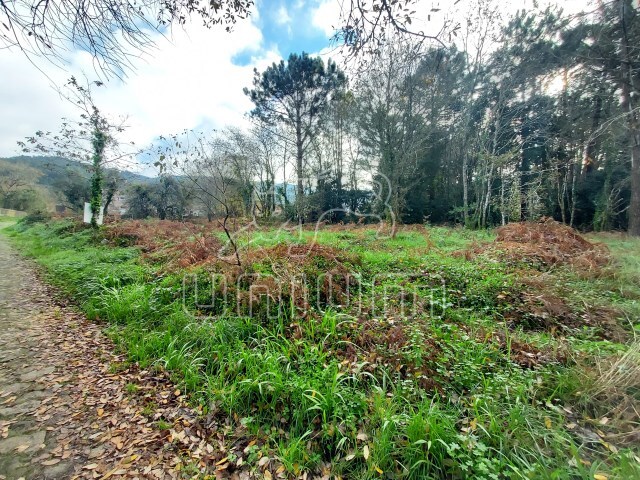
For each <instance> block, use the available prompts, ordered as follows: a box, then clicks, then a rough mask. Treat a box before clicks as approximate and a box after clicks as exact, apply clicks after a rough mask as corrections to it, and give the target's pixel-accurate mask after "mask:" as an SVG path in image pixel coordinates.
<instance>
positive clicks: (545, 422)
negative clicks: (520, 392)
mask: <svg viewBox="0 0 640 480" xmlns="http://www.w3.org/2000/svg"><path fill="white" fill-rule="evenodd" d="M544 425H545V427H547V429H548V430H551V419H550V418H549V417H544Z"/></svg>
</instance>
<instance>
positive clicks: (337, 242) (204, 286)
mask: <svg viewBox="0 0 640 480" xmlns="http://www.w3.org/2000/svg"><path fill="white" fill-rule="evenodd" d="M187 230H188V231H189V232H191V233H190V234H191V235H193V230H192V229H187ZM5 232H6V233H7V234H8V235H9V236H10V237H11V239H12V241H13V243H14V244H15V245H16V246H17V247H18V248H19V249H20V250H22V251H23V252H24V253H25V254H26V255H28V256H30V257H33V258H34V259H35V260H36V261H37V262H38V263H39V264H41V265H42V266H43V267H44V269H45V272H46V275H47V277H48V279H49V281H50V282H51V283H53V284H55V285H56V286H58V287H59V288H60V289H61V290H62V291H63V292H64V293H65V294H67V295H69V296H70V297H71V298H72V299H73V300H74V301H75V302H76V303H77V304H78V305H79V306H80V308H81V309H82V310H83V311H84V312H85V313H86V314H87V316H89V317H90V318H91V319H94V320H96V321H100V322H104V323H105V328H106V330H107V332H108V333H109V334H110V335H111V337H112V338H113V339H114V341H115V342H116V344H117V345H118V346H119V347H120V348H122V349H123V350H124V351H126V352H127V354H128V357H129V359H130V361H131V362H138V363H139V364H140V365H141V366H143V367H148V366H156V367H157V368H163V369H166V370H167V371H169V372H170V373H171V374H172V376H173V379H174V381H175V382H177V383H178V384H179V387H180V389H181V390H182V391H185V392H187V393H188V394H189V395H190V398H191V399H192V402H193V404H194V405H195V406H197V407H198V408H201V410H202V413H203V416H204V415H206V416H209V417H211V416H212V417H215V418H219V419H220V421H221V422H223V423H224V422H231V424H232V425H235V426H238V428H239V430H241V431H242V432H245V433H243V435H245V436H247V437H248V438H249V437H250V438H253V439H254V440H256V441H257V442H258V443H257V444H250V445H249V446H247V447H246V448H245V449H244V451H245V455H246V458H245V462H248V463H249V465H250V466H251V463H252V462H254V463H253V468H255V469H259V466H258V462H257V460H258V455H257V454H254V453H256V452H257V451H258V448H259V449H260V451H261V452H266V454H268V455H271V456H273V457H275V458H277V459H278V461H279V462H280V463H281V465H282V466H283V467H284V470H285V472H286V474H287V475H288V476H290V477H292V478H293V477H298V476H300V475H302V474H304V473H305V472H309V473H311V474H316V473H319V472H321V470H326V469H327V468H328V469H329V471H330V473H331V474H332V475H334V476H335V477H336V478H340V477H341V478H358V479H361V478H362V479H367V478H411V479H429V478H433V479H436V478H478V479H500V478H523V479H524V478H553V479H562V478H567V479H570V478H604V477H606V478H625V479H627V478H638V477H640V468H639V466H638V465H639V463H638V460H639V459H638V455H639V452H638V448H637V440H638V439H637V438H635V437H634V431H635V430H637V423H636V422H637V421H638V418H637V417H634V416H633V415H632V414H631V412H632V411H633V408H635V407H637V406H638V403H637V401H638V382H637V381H636V380H637V379H638V377H635V375H640V373H639V372H638V369H637V365H636V367H633V366H632V363H633V362H632V361H634V360H636V359H637V356H636V355H637V354H636V353H633V352H636V351H637V344H635V345H636V346H633V345H634V334H635V333H634V332H635V331H637V328H638V317H639V313H640V307H639V303H638V302H639V300H640V289H639V287H638V285H640V244H639V243H638V242H637V241H632V240H627V239H621V238H618V237H603V238H600V240H603V241H604V242H606V243H608V244H610V248H611V249H612V253H613V255H614V257H616V258H620V260H619V261H618V262H619V263H617V264H616V265H614V266H609V267H607V268H608V270H607V271H608V273H607V274H606V275H604V274H603V275H584V274H583V273H581V272H580V271H578V270H576V269H575V268H573V267H572V266H567V267H561V266H560V267H556V268H554V270H553V271H552V272H545V273H544V274H543V276H542V277H540V275H541V272H539V271H538V270H537V269H536V268H531V269H529V270H526V269H524V270H523V268H524V267H523V266H522V265H521V264H514V263H513V262H510V261H502V260H500V259H495V258H488V257H486V256H483V255H478V256H473V257H472V258H467V257H468V256H465V255H454V254H453V253H454V252H456V251H460V250H463V249H465V248H470V247H473V246H474V245H478V244H480V243H479V242H485V243H486V242H489V241H491V240H493V237H492V235H491V234H489V233H485V232H469V231H465V230H456V229H448V228H440V227H439V228H426V229H422V228H417V229H409V230H406V231H402V232H400V233H399V234H398V236H397V237H396V238H395V239H381V238H378V237H377V236H376V233H375V231H373V230H367V229H364V228H363V229H352V230H349V229H345V230H344V231H341V230H339V229H328V230H326V231H320V232H318V233H317V234H316V233H315V232H302V234H293V233H287V232H284V233H283V232H270V231H268V230H265V231H256V232H249V233H247V234H246V235H245V238H244V239H243V240H244V242H241V244H242V245H246V248H245V250H244V251H243V257H244V258H245V264H244V265H243V267H242V269H241V270H240V269H239V268H235V267H234V268H232V267H230V266H229V265H226V264H224V263H220V262H210V261H208V260H207V259H206V258H204V257H202V256H199V257H198V263H193V264H189V265H188V266H181V265H187V264H186V263H184V262H181V261H180V260H176V258H178V257H176V256H175V255H174V252H173V250H172V254H171V257H170V258H171V260H167V258H169V257H163V256H162V255H152V256H149V255H146V254H145V253H144V252H142V251H141V247H140V245H137V246H136V243H135V241H131V238H129V237H127V238H126V239H121V240H118V238H114V236H113V235H112V234H109V233H108V232H107V233H106V234H105V233H104V232H102V233H98V234H96V233H94V232H92V231H91V230H89V229H84V228H82V227H81V226H78V225H77V224H75V223H73V222H71V221H56V222H49V223H46V224H43V223H39V224H33V225H32V224H25V223H19V224H17V225H15V226H13V227H10V228H9V229H7V230H5ZM199 232H200V231H199ZM198 234H200V233H198ZM212 235H214V234H212ZM194 238H195V237H190V238H187V239H185V240H184V241H185V242H187V243H185V244H188V245H194V244H195V243H197V242H195V240H194ZM196 240H197V239H196ZM312 240H314V241H315V242H317V245H315V246H314V244H312V243H311V242H312ZM155 241H156V242H157V238H156V240H155ZM172 241H175V242H177V240H176V239H171V238H168V239H167V240H166V242H165V243H162V245H161V247H158V248H161V250H159V251H161V252H166V251H169V250H171V247H172V245H173V244H172V243H171V242H172ZM194 242H195V243H194ZM128 245H132V246H128ZM289 245H294V246H295V248H294V250H291V248H289V247H286V246H289ZM306 246H308V248H309V255H307V256H305V257H304V258H303V259H300V260H296V259H297V258H298V257H297V256H295V255H292V254H291V252H294V253H295V252H298V251H299V249H300V248H306ZM143 250H144V249H143ZM287 252H288V253H287ZM168 262H170V263H171V267H172V268H166V267H167V263H168ZM176 265H177V266H178V268H176ZM327 271H331V272H337V273H339V274H341V275H343V276H344V273H345V272H347V271H348V272H350V273H353V274H354V275H357V276H358V278H359V279H360V281H361V283H360V284H359V285H361V288H362V290H363V292H364V294H365V296H366V297H367V298H372V301H371V302H364V303H363V302H360V303H358V304H357V305H356V304H346V303H345V302H344V298H342V297H340V295H343V296H344V293H345V291H346V290H347V288H348V287H349V286H350V285H351V284H350V283H349V280H344V282H343V283H342V284H338V285H337V287H336V289H335V292H337V293H336V295H337V298H336V299H335V301H334V302H330V301H329V299H328V298H327V297H328V294H327V293H326V292H325V290H323V289H319V290H317V291H316V290H313V289H312V290H310V291H309V292H305V293H306V294H308V295H307V296H306V297H308V299H307V300H305V301H301V300H300V298H301V296H300V295H299V292H298V293H296V291H293V287H292V288H291V289H290V290H287V289H284V291H283V292H282V297H281V298H279V299H272V300H278V301H275V302H274V301H272V302H271V304H270V306H266V302H267V300H266V299H267V296H268V295H262V296H261V295H259V294H257V293H255V291H254V290H252V287H265V286H268V285H266V283H265V282H266V281H265V280H264V278H267V277H268V278H273V277H274V276H278V278H286V279H287V280H289V279H290V278H298V276H299V275H305V276H306V277H313V276H314V275H315V276H321V275H322V274H323V273H326V272H327ZM187 273H188V275H189V277H188V278H192V277H197V278H198V279H199V284H198V286H199V291H198V292H196V291H195V290H194V288H193V287H192V286H191V284H190V283H189V282H187V281H186V280H185V277H184V275H185V274H187ZM211 273H224V274H225V275H230V276H231V277H232V278H233V279H234V280H237V279H238V278H240V279H241V280H240V281H234V282H231V283H230V286H229V288H230V289H231V290H232V293H233V294H234V298H239V299H243V302H244V303H243V302H238V305H235V304H233V305H222V306H217V307H210V306H209V307H202V305H206V304H207V301H208V300H207V297H208V296H210V295H211V289H212V288H213V289H214V290H215V288H216V285H215V284H214V282H213V281H212V280H211ZM526 276H536V279H537V282H538V283H536V287H535V288H537V289H538V290H536V291H537V292H538V293H539V294H540V295H548V296H549V298H551V297H553V298H554V299H559V300H558V301H561V302H563V305H564V306H565V307H566V309H567V312H569V313H567V314H566V315H565V314H563V315H558V316H554V314H553V312H549V311H546V310H544V309H542V307H540V305H538V304H536V303H535V302H530V301H529V300H530V299H529V300H527V298H528V297H527V295H532V287H531V286H530V284H529V285H527V284H526V283H523V282H522V278H523V277H526ZM245 278H249V279H250V280H243V279H245ZM541 279H543V280H544V281H542V280H541ZM338 287H339V288H338ZM183 288H184V289H183ZM441 289H444V290H443V291H445V292H446V294H445V295H444V296H443V297H441V296H437V295H439V292H440V291H441ZM389 292H391V293H389ZM406 292H411V294H412V295H415V296H416V298H418V299H419V301H417V302H416V303H415V304H414V305H417V308H415V309H414V310H412V311H407V310H405V309H404V300H405V299H406V295H407V293H406ZM434 292H437V295H436V297H434V295H433V293H434ZM185 294H186V295H187V296H189V297H190V299H191V303H188V302H187V303H186V304H185V303H184V302H183V295H185ZM306 297H305V298H306ZM541 298H542V297H541ZM545 298H546V297H545ZM380 299H383V300H384V301H381V300H380ZM543 300H544V298H543ZM532 305H534V306H532ZM535 305H538V306H535ZM595 307H598V308H602V310H598V311H600V312H605V311H606V312H608V313H607V315H608V316H609V318H607V319H606V322H599V323H598V322H595V321H592V320H589V319H588V318H587V317H586V315H588V313H589V312H590V311H591V310H590V309H592V308H595ZM604 307H606V308H607V309H606V310H604ZM273 308H276V310H275V314H274V310H273ZM536 308H537V309H538V310H536ZM563 308H564V307H563ZM540 309H542V310H540ZM249 312H251V313H252V315H251V316H250V315H249V314H248V313H249ZM380 312H383V313H384V315H380ZM545 315H546V317H545ZM538 317H540V318H544V319H545V322H534V321H533V320H534V319H537V318H538ZM581 318H582V319H585V321H584V322H581V321H580V319H581ZM569 320H570V321H569ZM612 324H615V325H616V328H617V329H618V330H619V332H621V333H620V335H622V337H620V336H619V337H616V338H615V339H612V338H611V337H610V336H607V334H606V333H607V331H606V330H607V329H608V328H609V327H608V326H610V325H612ZM634 349H635V350H634ZM629 351H631V352H632V353H628V352H629ZM630 360H631V361H630ZM630 365H631V366H630ZM634 368H635V370H634ZM625 369H627V370H625ZM622 371H623V373H620V372H622ZM622 401H624V402H627V405H629V406H630V408H629V409H627V410H625V411H623V412H620V411H616V410H615V409H616V407H617V406H619V405H620V402H622ZM612 412H613V413H612ZM603 419H606V420H603ZM235 441H237V439H236V440H235ZM244 445H246V443H245V444H244ZM251 445H253V446H251ZM252 452H253V453H252ZM598 475H601V477H598Z"/></svg>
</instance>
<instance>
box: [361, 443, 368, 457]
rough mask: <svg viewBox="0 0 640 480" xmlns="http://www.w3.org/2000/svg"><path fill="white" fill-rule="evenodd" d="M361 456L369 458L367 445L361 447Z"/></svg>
mask: <svg viewBox="0 0 640 480" xmlns="http://www.w3.org/2000/svg"><path fill="white" fill-rule="evenodd" d="M362 456H363V457H364V459H365V460H369V445H365V446H364V448H363V449H362Z"/></svg>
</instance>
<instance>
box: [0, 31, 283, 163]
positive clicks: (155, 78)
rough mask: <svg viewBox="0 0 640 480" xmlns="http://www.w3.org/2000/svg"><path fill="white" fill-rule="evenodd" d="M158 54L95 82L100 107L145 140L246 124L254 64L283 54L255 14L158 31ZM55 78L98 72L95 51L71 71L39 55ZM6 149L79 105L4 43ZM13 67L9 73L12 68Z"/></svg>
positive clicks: (1, 144)
mask: <svg viewBox="0 0 640 480" xmlns="http://www.w3.org/2000/svg"><path fill="white" fill-rule="evenodd" d="M156 40H157V49H156V50H155V51H154V52H153V55H152V56H151V57H149V58H147V59H146V61H140V62H138V63H137V64H136V71H135V72H133V73H131V74H130V76H129V78H127V79H126V81H125V82H122V81H119V80H116V81H109V82H108V83H107V86H106V87H102V88H99V89H97V90H96V93H95V99H96V102H97V103H98V105H99V107H100V108H101V109H102V110H103V111H104V112H106V113H107V114H109V115H111V116H115V117H118V116H123V115H127V116H128V121H127V124H128V125H129V129H128V132H127V137H128V138H130V139H131V140H133V141H135V142H136V143H137V144H138V145H145V144H148V143H149V142H151V141H152V140H153V139H154V138H155V137H156V136H157V135H161V134H167V133H177V132H179V131H181V130H183V129H185V128H194V127H198V126H201V125H207V126H211V127H214V128H220V127H222V126H224V125H228V124H235V125H238V124H240V125H242V124H243V123H244V122H245V120H244V118H243V115H244V113H245V112H246V111H248V110H249V109H250V108H251V103H250V101H249V99H248V98H247V97H246V96H245V95H244V94H243V92H242V89H243V87H250V86H251V80H252V78H253V68H254V67H257V68H258V69H263V68H265V67H266V65H268V64H270V63H271V62H273V61H277V60H279V59H280V55H279V53H278V52H277V51H276V50H265V49H264V48H263V38H262V34H261V32H260V30H259V29H258V27H257V26H256V25H255V24H254V23H253V22H239V23H238V24H237V25H236V27H235V29H234V31H233V32H232V33H230V34H229V33H226V32H224V31H223V30H222V29H220V28H218V29H216V28H215V27H214V28H213V29H211V30H209V29H206V28H204V27H202V26H200V25H199V24H197V22H195V23H194V24H192V25H188V26H187V27H186V28H185V29H184V30H183V29H175V30H174V34H173V38H172V41H169V40H167V39H165V38H162V37H161V36H160V35H156ZM240 53H249V54H250V55H251V61H250V62H249V64H248V65H245V66H240V65H236V64H234V63H233V58H234V56H235V55H237V54H240ZM39 64H40V65H41V67H42V68H43V69H45V71H46V72H47V74H48V75H49V76H50V77H51V78H52V80H53V81H54V83H56V84H58V85H61V84H63V83H64V82H65V80H66V79H67V78H68V77H69V76H70V75H71V74H75V75H79V73H80V72H81V71H84V72H87V73H86V74H87V76H88V78H89V79H93V78H95V74H94V72H93V67H92V64H91V58H90V57H89V56H88V55H87V54H86V53H77V54H75V55H74V56H73V57H72V59H71V62H70V67H69V68H68V72H64V71H62V70H60V69H56V68H54V67H52V66H51V65H48V64H45V63H43V62H40V63H39ZM0 71H2V72H3V74H2V76H0V104H2V105H3V112H2V116H1V117H0V132H1V133H0V155H5V156H6V155H13V154H16V153H17V152H16V148H15V145H16V143H15V142H16V141H17V140H20V139H22V138H24V137H25V136H26V135H30V134H32V133H33V132H35V131H36V130H39V129H42V130H54V131H55V130H57V128H58V126H59V124H60V118H61V117H62V116H74V108H73V106H71V105H70V104H68V102H66V101H63V100H61V99H60V98H59V97H58V95H57V94H56V93H55V91H54V90H53V89H52V88H51V87H50V86H49V82H48V80H47V79H46V77H45V76H44V75H42V74H41V73H40V72H38V71H37V70H36V69H35V68H34V66H33V65H31V64H30V63H29V62H28V61H27V60H26V59H25V58H24V56H23V55H22V54H21V53H20V52H18V51H8V50H0ZM5 72H6V73H5Z"/></svg>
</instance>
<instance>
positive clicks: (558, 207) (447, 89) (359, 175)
mask: <svg viewBox="0 0 640 480" xmlns="http://www.w3.org/2000/svg"><path fill="white" fill-rule="evenodd" d="M502 10H503V9H502V8H501V6H500V4H499V3H498V2H494V1H491V0H479V1H478V2H476V3H475V4H474V6H473V8H471V9H470V10H468V11H469V12H470V13H468V14H467V16H466V18H465V19H464V20H463V21H461V22H460V24H458V25H457V26H456V27H455V28H454V29H453V30H452V33H453V34H454V35H452V36H451V41H450V42H448V43H446V44H438V43H434V42H427V41H425V39H424V38H419V37H415V36H414V37H411V38H410V39H409V40H407V39H406V38H405V39H403V40H402V41H396V42H394V41H388V42H385V43H384V44H380V46H379V47H378V48H376V49H375V51H373V52H370V53H369V61H367V62H360V63H358V64H357V65H355V64H353V63H351V64H349V70H350V71H348V72H345V71H343V70H342V69H341V67H340V66H338V65H337V64H336V63H335V62H332V61H331V60H329V61H328V62H325V61H324V60H323V59H322V58H321V57H313V56H310V55H308V54H306V53H302V54H291V55H290V56H289V58H288V59H287V60H286V61H281V62H280V63H279V64H275V63H274V64H273V65H272V66H270V67H268V68H267V69H266V70H264V71H263V72H258V71H257V70H256V72H255V78H254V82H253V85H252V86H251V87H248V86H247V88H245V93H246V94H247V95H248V97H249V98H250V99H251V101H252V102H253V104H254V107H255V108H254V109H253V110H252V111H251V112H250V113H249V114H248V116H249V118H250V120H251V122H250V124H251V127H250V128H240V127H228V128H225V129H222V130H218V131H214V132H203V131H195V130H185V131H184V132H182V133H179V134H171V135H164V136H160V137H158V138H159V139H158V141H157V142H156V144H155V145H154V146H152V147H147V148H145V149H144V151H139V150H138V151H136V152H130V155H131V156H133V155H137V158H138V159H140V158H142V159H144V160H145V161H150V162H151V163H153V164H154V165H156V166H157V167H159V170H160V176H161V180H160V181H159V182H157V183H158V184H157V185H138V186H135V187H133V188H129V190H128V198H129V203H130V206H131V211H130V213H131V214H132V215H134V216H138V217H144V216H149V215H158V216H160V217H161V218H163V217H165V216H167V215H168V216H172V215H173V216H185V215H186V214H188V213H189V212H192V213H193V212H196V213H197V214H199V215H201V216H207V217H208V218H209V219H210V220H211V219H212V218H213V217H215V216H218V215H226V216H237V215H242V216H246V217H253V218H258V217H271V216H273V215H274V213H277V214H278V215H281V216H284V217H287V218H290V219H297V220H298V221H299V222H301V223H303V222H312V221H318V220H322V221H328V222H339V221H360V222H363V221H369V218H380V217H382V218H385V219H389V220H393V221H398V222H401V223H423V222H432V223H450V224H454V223H455V224H464V225H466V226H468V227H471V228H485V227H490V226H494V225H500V224H502V225H504V224H506V223H508V222H510V221H521V220H535V219H538V218H540V217H543V216H546V217H552V218H554V219H556V220H558V221H561V222H563V223H565V224H567V225H571V226H574V227H577V228H580V229H582V230H610V229H619V230H629V231H630V232H631V233H632V234H635V235H638V234H640V126H639V125H640V123H639V122H640V120H639V113H638V108H639V107H638V101H639V100H638V99H639V98H640V50H638V48H637V47H636V45H638V44H640V22H638V12H637V10H636V9H635V8H634V7H633V6H632V4H631V3H630V2H629V1H615V2H603V3H600V4H599V5H598V6H597V8H595V9H592V11H590V12H588V13H581V14H577V15H565V14H563V13H562V11H561V10H559V9H556V8H547V9H546V10H542V11H540V10H537V9H536V10H531V11H524V10H522V11H519V12H517V13H516V14H515V15H513V16H512V17H505V15H504V14H503V13H502ZM72 84H73V85H74V86H75V87H78V84H77V83H75V79H73V80H72ZM75 95H76V96H77V95H81V96H84V97H85V98H84V102H85V104H86V103H87V99H89V100H91V99H90V91H89V89H84V88H80V89H79V90H77V91H76V92H75ZM91 105H92V108H95V110H92V112H94V113H95V112H98V109H97V107H95V106H93V104H91ZM87 111H89V110H87ZM91 115H93V113H92V114H91ZM85 119H89V116H86V115H85ZM100 122H102V123H100ZM86 123H87V124H86V125H85V127H86V126H88V127H89V128H86V129H85V130H84V132H85V133H86V132H87V131H91V130H92V128H93V129H94V130H95V131H98V130H100V128H104V130H105V132H107V131H114V132H116V133H117V135H120V134H121V133H122V129H121V128H120V127H119V126H117V125H109V124H108V122H107V121H106V120H105V119H103V118H102V119H101V120H100V121H94V117H93V116H91V120H90V121H89V120H87V122H86ZM100 125H101V126H100ZM65 128H67V130H66V131H64V132H62V133H61V134H58V136H57V137H56V138H58V141H56V140H53V141H51V139H50V138H47V135H46V134H43V133H42V132H38V135H36V136H35V137H32V138H30V139H29V141H27V142H26V143H22V145H23V147H25V151H27V152H29V151H31V152H33V151H36V152H39V153H43V152H45V153H48V154H56V155H60V156H68V157H71V158H73V159H80V160H81V159H83V158H84V159H85V160H88V162H87V163H91V160H90V158H91V155H90V154H87V153H86V151H81V152H80V153H78V151H77V149H75V150H74V149H73V148H70V142H69V141H65V142H61V141H60V140H59V139H60V138H66V139H67V140H68V139H69V138H71V137H73V135H74V133H75V132H73V131H70V130H69V129H68V124H67V126H66V127H65ZM96 129H97V130H96ZM110 129H111V130H110ZM81 130H82V129H81ZM105 135H106V134H105ZM117 135H116V134H113V135H111V134H109V135H107V137H106V138H109V141H108V142H107V143H106V145H105V148H104V149H103V155H102V157H101V158H100V162H102V163H104V164H105V165H108V162H109V158H110V156H109V155H110V154H109V153H108V152H109V150H110V149H113V150H114V151H117V155H115V156H114V158H116V157H117V158H122V156H123V154H122V149H121V148H120V147H121V146H122V145H121V144H118V142H117V141H116V140H115V139H116V137H117ZM47 140H48V141H49V143H48V147H44V146H43V145H45V144H47ZM34 144H36V145H37V147H35V148H34ZM70 150H71V151H70ZM100 162H99V163H100ZM96 166H98V165H96V164H94V165H93V167H94V168H95V167H96ZM152 190H153V191H152ZM154 198H155V205H154V202H153V201H152V200H153V199H154Z"/></svg>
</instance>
